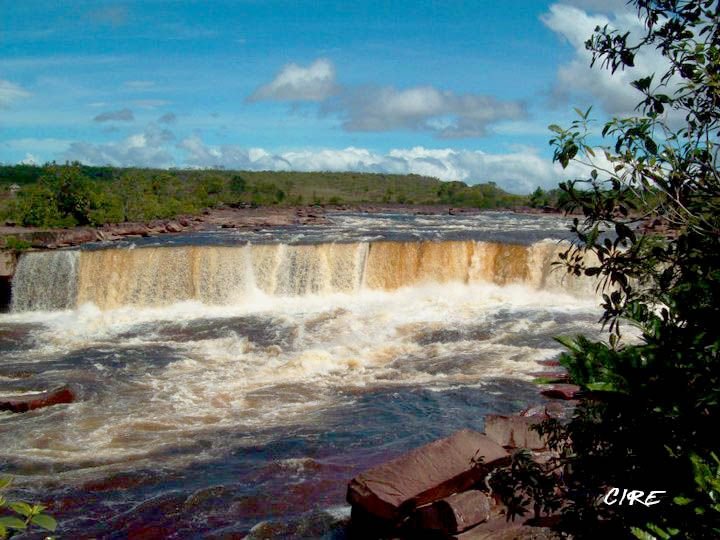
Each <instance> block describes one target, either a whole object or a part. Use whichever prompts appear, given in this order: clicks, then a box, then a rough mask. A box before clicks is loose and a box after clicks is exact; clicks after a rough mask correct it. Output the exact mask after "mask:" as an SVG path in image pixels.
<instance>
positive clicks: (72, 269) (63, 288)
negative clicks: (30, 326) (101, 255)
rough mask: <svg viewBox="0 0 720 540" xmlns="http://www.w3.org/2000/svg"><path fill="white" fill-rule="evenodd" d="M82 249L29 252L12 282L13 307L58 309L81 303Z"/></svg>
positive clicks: (21, 258) (20, 262)
mask: <svg viewBox="0 0 720 540" xmlns="http://www.w3.org/2000/svg"><path fill="white" fill-rule="evenodd" d="M79 259H80V252H78V251H48V252H42V253H26V254H25V255H23V256H22V257H20V260H19V261H18V265H17V268H16V269H15V277H14V278H13V283H12V302H11V310H12V311H27V310H56V309H65V308H70V307H74V306H75V305H76V303H77V286H78V272H77V270H78V260H79Z"/></svg>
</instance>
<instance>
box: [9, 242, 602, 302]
mask: <svg viewBox="0 0 720 540" xmlns="http://www.w3.org/2000/svg"><path fill="white" fill-rule="evenodd" d="M565 247H566V245H564V244H558V242H556V241H551V240H546V241H541V242H536V243H533V244H530V245H519V244H505V243H496V242H483V241H475V240H446V241H419V242H407V241H402V242H398V241H380V242H356V243H323V244H313V245H289V244H251V243H247V244H243V245H239V246H207V245H206V246H183V247H143V248H130V249H128V248H111V249H101V250H93V251H80V250H67V251H54V252H37V253H27V254H25V255H23V256H22V257H21V259H20V261H19V264H18V267H17V272H16V274H15V278H14V280H13V289H12V311H14V312H22V311H35V310H44V311H50V310H60V309H74V308H76V307H78V306H80V305H83V304H86V303H92V304H94V305H96V306H97V307H99V308H100V309H103V310H107V309H115V308H119V307H123V306H142V307H154V306H164V305H170V304H173V303H177V302H183V301H188V300H195V301H200V302H202V303H204V304H208V305H241V304H242V303H243V301H244V300H245V299H247V298H248V297H251V296H252V295H256V294H264V295H270V296H276V297H296V296H306V295H324V294H333V293H346V294H359V293H361V292H362V291H365V290H384V291H392V290H396V289H399V288H402V287H410V286H416V285H422V284H428V283H466V284H472V283H483V282H485V283H493V284H496V285H507V284H523V285H525V286H528V287H531V288H534V289H542V290H547V291H562V292H564V293H566V294H573V295H576V296H578V297H579V296H587V295H589V294H590V295H592V294H594V293H593V286H592V283H591V282H590V281H589V280H586V279H583V278H577V277H573V276H569V275H567V274H566V273H565V272H564V271H563V270H562V269H560V268H555V267H554V266H553V262H554V261H557V260H558V259H557V254H558V253H559V252H560V251H562V250H564V249H565Z"/></svg>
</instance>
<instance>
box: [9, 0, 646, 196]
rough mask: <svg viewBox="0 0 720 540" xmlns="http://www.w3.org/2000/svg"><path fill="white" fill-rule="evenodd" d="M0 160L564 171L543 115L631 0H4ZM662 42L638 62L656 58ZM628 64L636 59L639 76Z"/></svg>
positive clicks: (599, 85) (612, 107)
mask: <svg viewBox="0 0 720 540" xmlns="http://www.w3.org/2000/svg"><path fill="white" fill-rule="evenodd" d="M0 12H2V18H1V21H0V25H1V26H0V162H4V163H18V162H23V161H24V162H36V163H42V162H45V161H49V160H57V161H64V160H68V159H70V160H75V159H77V160H80V161H83V162H85V163H91V164H106V163H109V164H113V165H119V166H129V165H146V166H158V167H171V166H175V167H188V166H189V167H225V168H241V169H294V170H364V171H388V172H416V173H421V174H430V175H433V176H438V177H440V178H442V179H445V180H455V179H458V180H463V181H466V182H468V183H476V182H482V181H495V182H497V183H498V184H500V185H501V186H503V187H506V188H507V189H510V190H512V191H516V192H523V191H528V190H529V189H532V188H533V187H534V186H537V185H543V186H546V187H552V186H553V185H554V184H556V183H557V181H558V180H560V179H561V178H562V176H563V173H562V171H560V170H559V169H558V167H557V166H553V165H552V163H551V160H550V155H551V153H550V149H549V147H548V144H547V140H548V138H549V135H548V131H547V129H546V127H547V125H548V124H549V123H567V122H568V121H569V120H571V119H572V114H573V113H572V107H573V106H579V107H587V106H588V105H591V104H594V105H595V108H596V111H597V116H598V117H599V118H600V119H603V118H605V116H606V115H607V114H615V113H624V112H626V111H629V110H631V109H632V106H633V105H634V104H635V102H637V101H638V99H637V97H638V96H637V95H635V94H634V91H633V90H629V89H628V85H627V82H628V81H629V80H630V79H631V78H634V77H631V74H618V75H617V76H615V77H613V78H611V77H609V76H608V74H607V73H604V72H599V71H598V70H594V71H591V70H590V69H589V67H588V63H589V57H588V56H587V53H586V52H585V51H584V49H583V47H582V42H583V41H584V39H586V38H587V37H588V36H589V34H590V33H591V31H592V29H593V28H594V26H595V25H596V24H599V23H606V22H610V23H611V24H620V23H622V24H624V25H625V26H628V25H630V26H631V25H632V24H636V23H637V21H636V20H635V19H634V16H633V15H632V14H630V13H628V12H627V11H626V10H625V8H624V1H623V0H615V1H601V0H567V1H565V2H543V1H540V0H517V1H506V2H497V1H475V2H471V1H464V2H458V1H444V2H417V1H411V2H410V1H405V0H395V1H388V2H373V1H365V2H327V1H315V2H309V1H301V0H296V1H285V0H282V1H281V0H277V1H276V0H255V1H253V0H244V1H232V2H231V1H209V0H206V1H172V0H142V1H139V0H138V1H120V2H99V1H93V2H86V1H77V0H76V1H72V2H57V1H55V0H54V1H36V0H27V1H24V2H17V1H15V0H13V1H10V0H0ZM655 61H656V59H655V58H653V57H649V58H647V59H646V62H644V64H643V62H640V66H639V67H638V69H639V70H642V69H643V67H646V68H647V69H651V68H652V67H653V65H654V64H653V63H654V62H655ZM635 76H640V75H639V74H635Z"/></svg>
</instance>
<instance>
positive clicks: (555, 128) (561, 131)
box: [548, 124, 563, 135]
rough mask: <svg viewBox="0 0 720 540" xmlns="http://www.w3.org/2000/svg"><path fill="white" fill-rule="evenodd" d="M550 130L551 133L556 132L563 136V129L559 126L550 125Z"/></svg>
mask: <svg viewBox="0 0 720 540" xmlns="http://www.w3.org/2000/svg"><path fill="white" fill-rule="evenodd" d="M548 129H549V130H550V131H554V132H555V133H557V134H558V135H562V134H563V130H562V128H561V127H560V126H558V125H557V124H550V125H549V126H548Z"/></svg>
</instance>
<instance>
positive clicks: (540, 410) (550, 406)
mask: <svg viewBox="0 0 720 540" xmlns="http://www.w3.org/2000/svg"><path fill="white" fill-rule="evenodd" d="M570 405H571V404H566V403H559V402H557V401H548V402H546V403H541V404H538V405H531V406H529V407H527V408H526V409H523V410H522V411H521V412H520V416H538V415H542V416H546V417H550V418H565V417H566V416H567V415H568V409H569V408H570Z"/></svg>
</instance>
